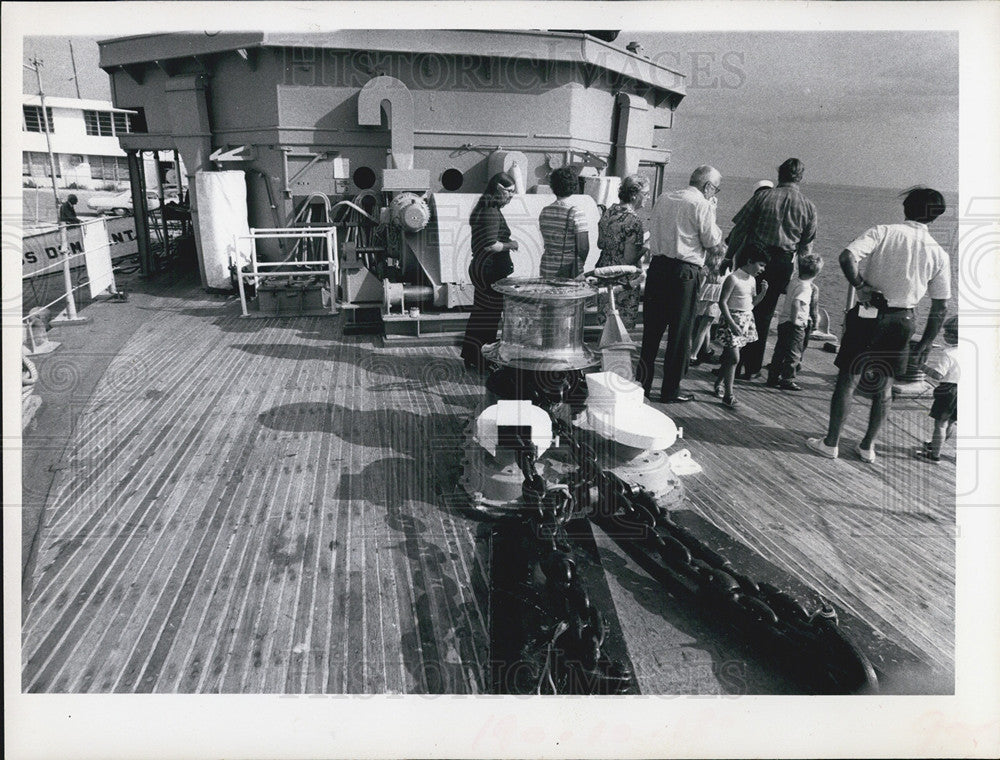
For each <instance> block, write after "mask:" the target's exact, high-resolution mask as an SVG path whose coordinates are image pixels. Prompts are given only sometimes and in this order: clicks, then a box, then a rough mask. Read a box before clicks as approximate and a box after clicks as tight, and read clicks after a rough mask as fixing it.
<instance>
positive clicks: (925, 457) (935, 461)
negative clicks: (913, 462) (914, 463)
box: [913, 449, 941, 464]
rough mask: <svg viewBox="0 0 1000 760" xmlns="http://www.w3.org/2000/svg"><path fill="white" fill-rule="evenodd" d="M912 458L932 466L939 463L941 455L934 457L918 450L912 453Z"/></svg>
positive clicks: (922, 450) (923, 450)
mask: <svg viewBox="0 0 1000 760" xmlns="http://www.w3.org/2000/svg"><path fill="white" fill-rule="evenodd" d="M913 456H915V457H916V458H917V459H923V460H924V461H925V462H931V463H932V464H939V463H940V462H941V455H940V454H939V455H938V456H934V455H933V454H931V452H930V451H929V450H927V449H919V450H918V451H914V452H913Z"/></svg>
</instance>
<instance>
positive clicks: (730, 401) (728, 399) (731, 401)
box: [722, 395, 740, 409]
mask: <svg viewBox="0 0 1000 760" xmlns="http://www.w3.org/2000/svg"><path fill="white" fill-rule="evenodd" d="M722 403H723V404H725V405H726V406H728V407H729V408H730V409H735V408H736V407H737V405H738V404H739V403H740V402H739V401H737V400H736V396H734V395H730V396H725V397H724V398H723V399H722Z"/></svg>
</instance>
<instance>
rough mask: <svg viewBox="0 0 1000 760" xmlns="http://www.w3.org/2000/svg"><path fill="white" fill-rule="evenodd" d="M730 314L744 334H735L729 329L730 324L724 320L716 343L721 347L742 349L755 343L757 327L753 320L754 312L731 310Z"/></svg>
mask: <svg viewBox="0 0 1000 760" xmlns="http://www.w3.org/2000/svg"><path fill="white" fill-rule="evenodd" d="M729 313H730V314H731V315H732V317H733V321H734V322H735V323H736V324H737V325H738V326H739V328H740V330H741V331H742V332H740V333H739V334H737V333H734V332H733V331H732V330H730V329H729V323H728V322H726V321H725V320H723V321H722V327H720V328H719V334H718V335H717V336H716V341H717V342H718V343H719V345H720V346H732V347H733V348H742V347H743V346H745V345H746V344H747V343H753V342H755V341H756V340H757V325H756V324H755V323H754V320H753V312H752V311H732V310H730V312H729Z"/></svg>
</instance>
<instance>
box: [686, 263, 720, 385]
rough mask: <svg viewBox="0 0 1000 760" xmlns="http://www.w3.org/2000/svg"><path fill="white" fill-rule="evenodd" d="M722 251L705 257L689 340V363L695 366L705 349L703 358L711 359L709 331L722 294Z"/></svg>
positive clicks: (714, 319) (717, 311)
mask: <svg viewBox="0 0 1000 760" xmlns="http://www.w3.org/2000/svg"><path fill="white" fill-rule="evenodd" d="M722 256H723V255H722V252H721V251H720V252H719V253H712V254H709V255H708V258H707V259H705V281H704V282H703V283H702V284H701V290H699V291H698V303H697V304H696V306H695V321H694V338H693V339H692V341H691V365H692V366H694V367H697V366H698V364H699V362H700V360H699V359H698V355H699V354H700V353H701V351H702V349H704V350H705V358H706V359H711V358H712V356H713V354H712V352H711V349H712V342H711V340H709V333H710V332H711V330H712V325H714V324H715V321H716V320H717V319H718V318H719V314H720V313H721V312H720V311H719V297H720V296H721V295H722Z"/></svg>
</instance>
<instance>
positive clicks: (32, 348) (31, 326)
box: [24, 308, 60, 356]
mask: <svg viewBox="0 0 1000 760" xmlns="http://www.w3.org/2000/svg"><path fill="white" fill-rule="evenodd" d="M48 319H49V310H48V309H39V308H35V309H32V310H31V311H30V312H28V318H27V320H26V321H25V323H24V350H25V353H26V354H27V355H28V356H38V355H40V354H51V353H52V352H53V351H55V350H56V349H57V348H59V345H60V344H58V343H55V342H53V341H51V340H49V338H48V335H47V332H48V325H47V323H48Z"/></svg>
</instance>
